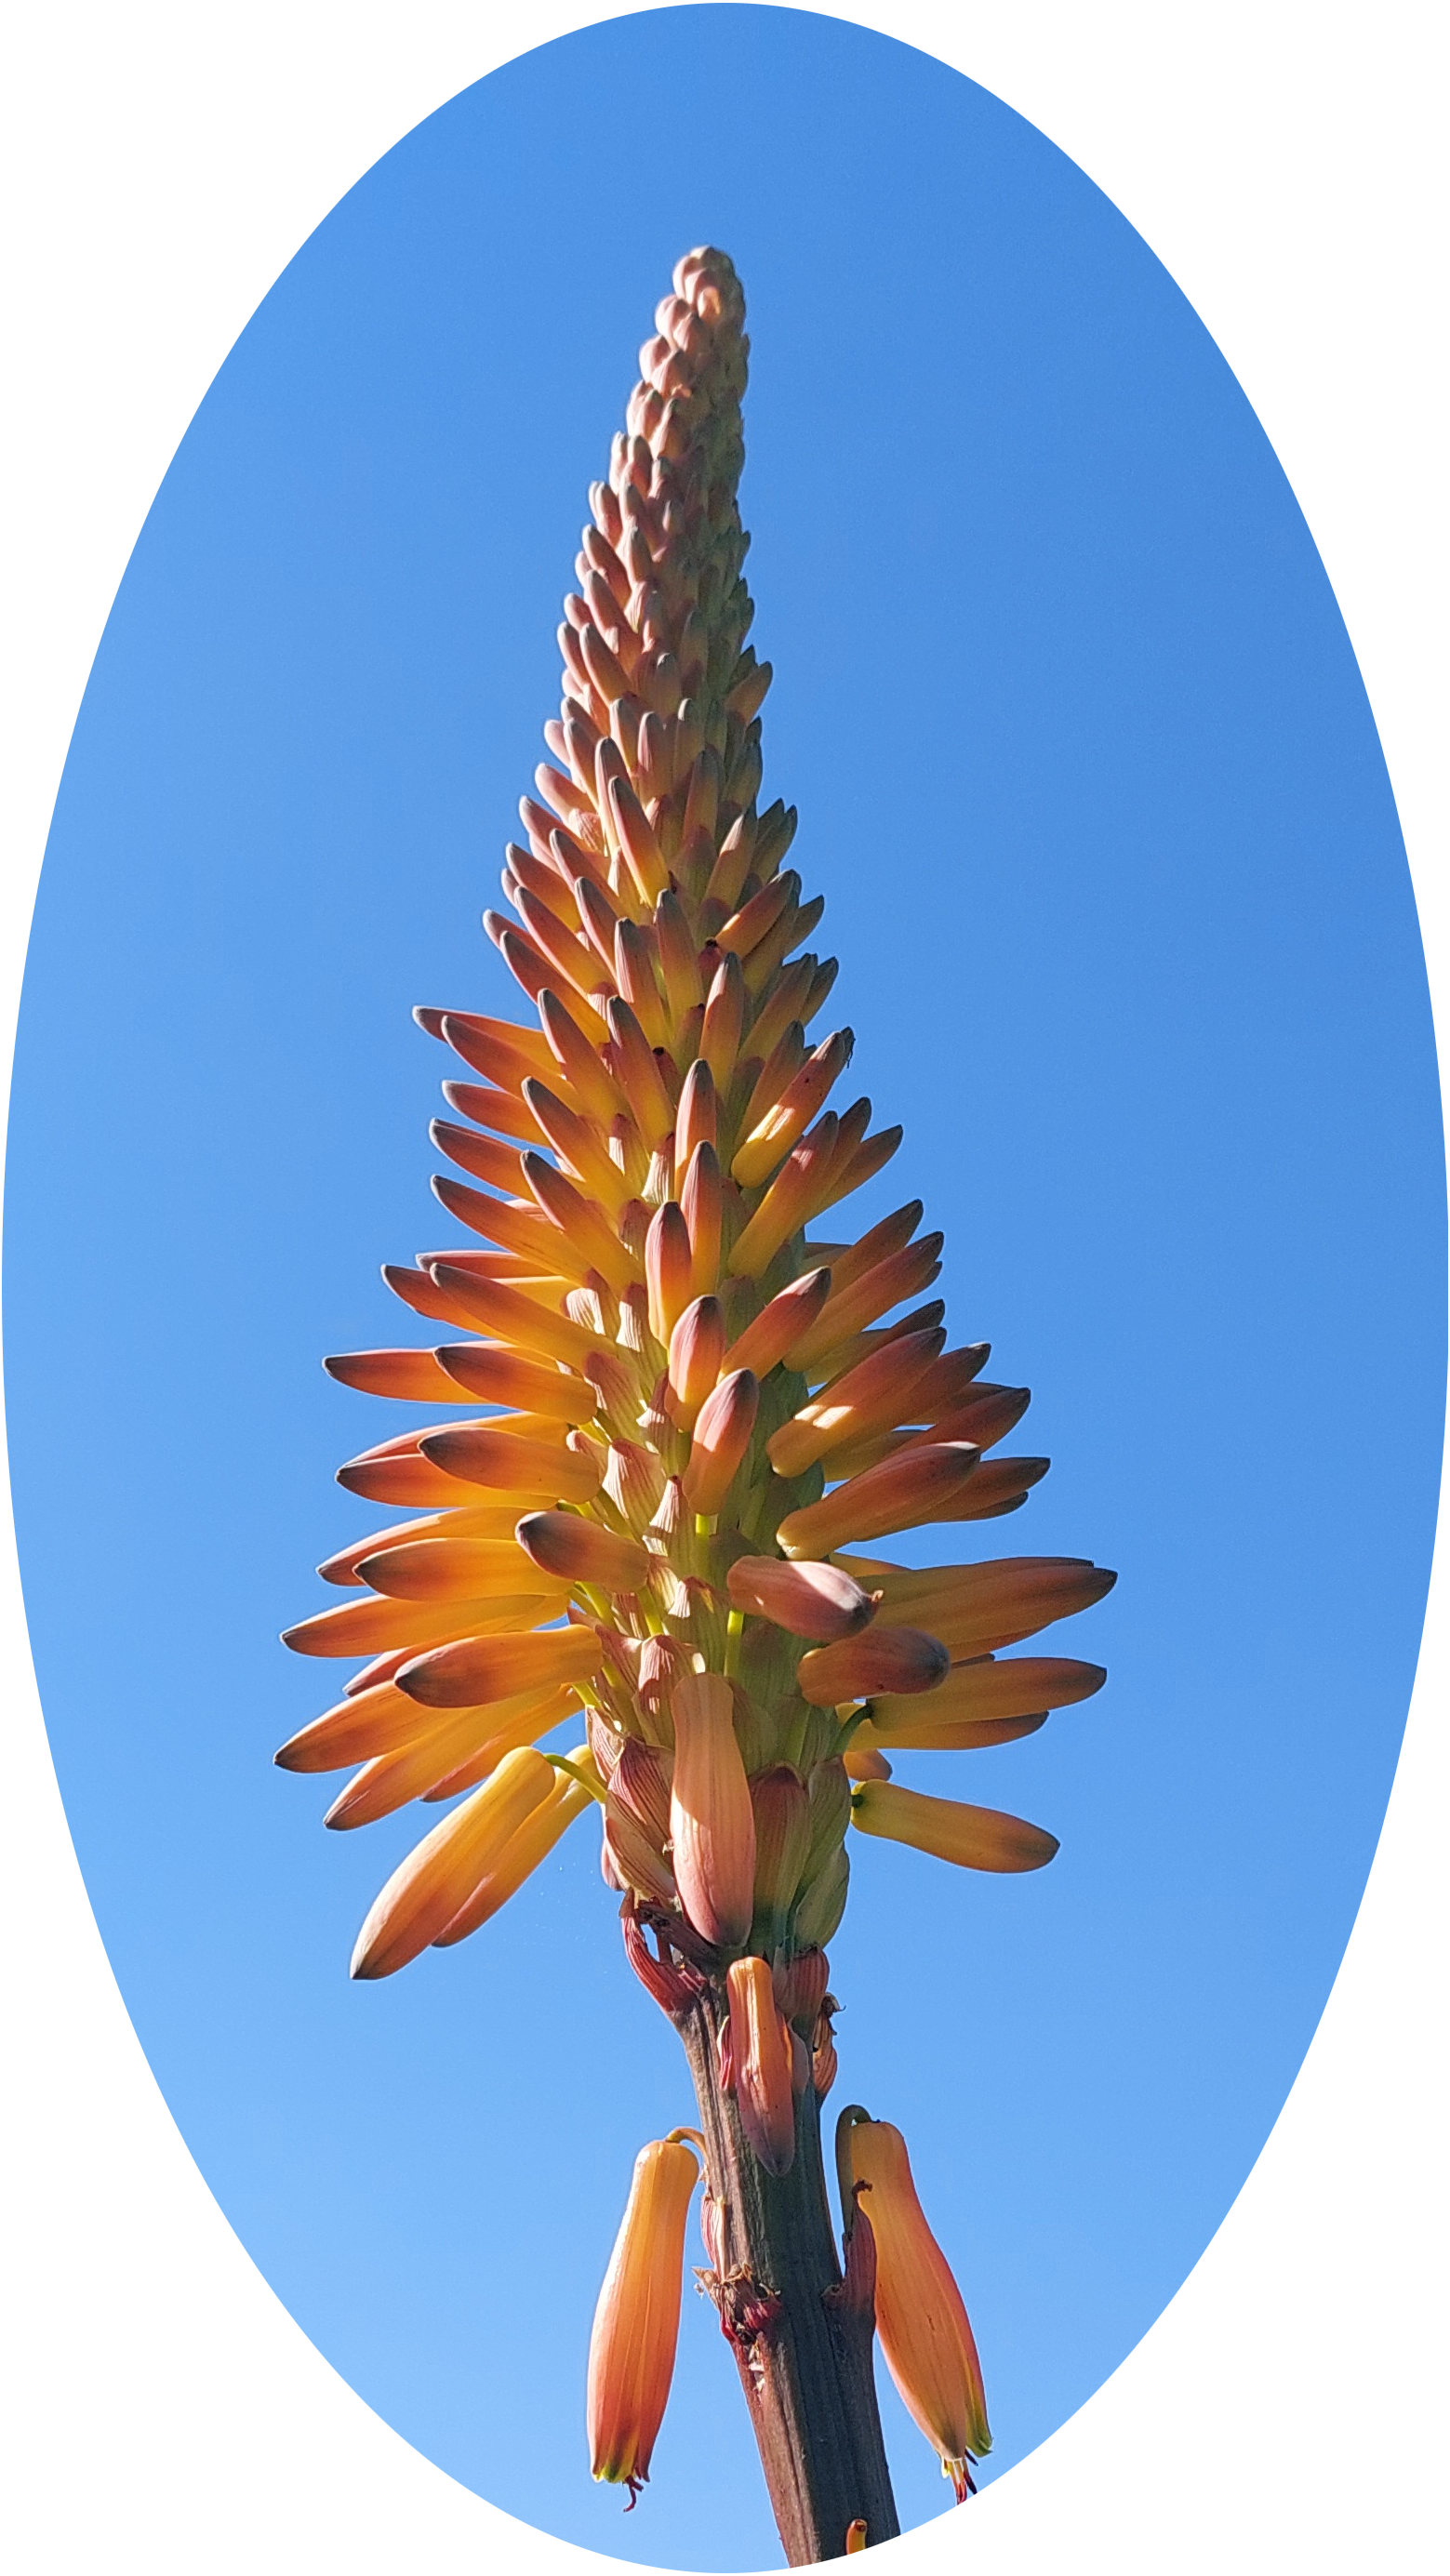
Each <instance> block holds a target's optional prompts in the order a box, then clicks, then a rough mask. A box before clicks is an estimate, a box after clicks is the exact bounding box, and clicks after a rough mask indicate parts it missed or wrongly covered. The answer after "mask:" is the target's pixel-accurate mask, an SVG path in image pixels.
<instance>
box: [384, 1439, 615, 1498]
mask: <svg viewBox="0 0 1450 2576" xmlns="http://www.w3.org/2000/svg"><path fill="white" fill-rule="evenodd" d="M568 1437H569V1439H570V1440H577V1441H578V1442H579V1446H578V1447H577V1448H571V1447H568V1446H565V1447H564V1448H562V1449H558V1448H555V1447H554V1446H553V1445H552V1443H550V1442H547V1441H543V1440H520V1439H517V1438H515V1436H514V1435H513V1434H512V1433H511V1432H508V1431H495V1430H493V1429H492V1428H491V1427H490V1426H489V1425H487V1424H485V1423H474V1424H470V1425H467V1426H465V1425H463V1424H460V1425H459V1428H458V1430H457V1431H438V1432H433V1433H430V1435H429V1437H428V1438H427V1440H425V1441H424V1442H423V1443H422V1444H421V1446H422V1451H423V1455H424V1457H425V1458H426V1459H427V1460H428V1462H429V1464H430V1465H431V1466H434V1467H441V1468H442V1470H443V1472H444V1474H445V1475H446V1476H455V1477H457V1478H458V1479H459V1480H460V1482H462V1483H465V1484H470V1485H492V1486H499V1487H502V1488H503V1490H504V1491H505V1492H507V1493H511V1494H536V1495H537V1496H538V1497H539V1498H540V1500H541V1501H544V1500H547V1501H549V1502H555V1503H587V1502H588V1501H589V1499H590V1497H591V1495H593V1494H597V1493H598V1491H599V1488H600V1486H601V1484H602V1483H603V1481H604V1458H603V1454H602V1452H601V1451H600V1450H598V1449H596V1448H595V1447H594V1445H593V1443H592V1442H590V1441H587V1440H584V1439H583V1438H582V1437H581V1435H580V1434H579V1433H578V1432H571V1433H570V1434H569V1435H568Z"/></svg>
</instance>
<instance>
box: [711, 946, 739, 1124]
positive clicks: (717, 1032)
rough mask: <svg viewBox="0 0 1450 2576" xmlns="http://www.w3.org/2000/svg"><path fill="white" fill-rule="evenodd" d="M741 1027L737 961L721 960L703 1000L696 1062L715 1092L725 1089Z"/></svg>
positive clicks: (736, 1051)
mask: <svg viewBox="0 0 1450 2576" xmlns="http://www.w3.org/2000/svg"><path fill="white" fill-rule="evenodd" d="M744 1024H745V978H744V976H743V975H742V973H741V971H740V960H739V958H738V957H722V958H721V960H720V963H719V965H718V966H717V967H716V969H715V976H714V980H713V982H712V984H711V986H710V990H709V993H708V994H707V995H706V998H705V1023H704V1026H703V1028H702V1029H701V1031H700V1060H701V1062H702V1063H703V1064H707V1065H708V1066H709V1068H710V1071H711V1073H712V1075H713V1076H714V1080H715V1088H716V1090H717V1091H718V1092H722V1093H723V1092H724V1091H726V1090H727V1089H728V1088H729V1083H730V1076H731V1075H732V1073H733V1072H734V1071H735V1061H736V1058H737V1056H738V1055H739V1053H740V1033H741V1030H742V1028H743V1027H744Z"/></svg>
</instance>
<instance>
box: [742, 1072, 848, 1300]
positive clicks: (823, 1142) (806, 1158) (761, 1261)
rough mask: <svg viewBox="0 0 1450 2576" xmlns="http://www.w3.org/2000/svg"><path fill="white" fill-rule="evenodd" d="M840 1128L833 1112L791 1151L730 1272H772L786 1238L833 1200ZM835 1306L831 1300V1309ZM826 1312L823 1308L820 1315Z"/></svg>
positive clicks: (746, 1274)
mask: <svg viewBox="0 0 1450 2576" xmlns="http://www.w3.org/2000/svg"><path fill="white" fill-rule="evenodd" d="M838 1123H839V1122H838V1120H837V1118H836V1114H835V1112H834V1110H831V1109H828V1110H827V1111H826V1113H825V1115H824V1117H822V1118H818V1119H817V1120H816V1123H815V1125H814V1127H812V1128H811V1130H810V1132H809V1134H808V1135H805V1136H802V1137H801V1138H800V1141H799V1142H798V1143H797V1144H796V1145H794V1146H792V1148H791V1151H790V1153H789V1154H788V1156H787V1157H786V1160H785V1161H784V1162H783V1163H782V1165H781V1167H780V1170H779V1171H778V1172H777V1173H776V1176H775V1178H774V1180H773V1181H772V1182H771V1184H770V1187H769V1189H768V1190H767V1191H766V1193H765V1196H764V1198H763V1199H762V1200H761V1202H760V1205H759V1206H758V1208H757V1209H756V1210H755V1213H754V1215H753V1216H752V1217H751V1219H750V1222H749V1224H748V1225H747V1226H745V1228H744V1229H743V1231H742V1232H741V1233H740V1234H739V1235H738V1236H737V1238H736V1240H735V1243H734V1245H733V1247H732V1249H731V1253H730V1268H731V1270H732V1272H733V1273H734V1275H735V1277H736V1278H737V1279H759V1278H760V1277H761V1276H762V1274H763V1273H764V1272H765V1271H767V1270H768V1269H769V1268H770V1265H771V1263H772V1261H773V1260H774V1259H775V1256H776V1254H777V1253H778V1252H779V1250H780V1247H781V1245H782V1244H783V1243H784V1242H785V1240H786V1237H787V1236H788V1235H791V1234H794V1233H795V1231H796V1228H797V1227H798V1226H802V1225H804V1224H805V1223H806V1222H807V1220H808V1219H809V1218H810V1217H812V1216H814V1215H815V1213H816V1210H817V1209H818V1208H820V1207H822V1206H823V1205H824V1204H825V1196H823V1193H824V1194H826V1195H829V1184H830V1176H831V1172H832V1168H833V1164H834V1158H835V1151H836V1132H837V1126H838ZM830 1302H831V1301H830V1300H827V1304H829V1303H830ZM825 1311H826V1308H825V1307H824V1306H823V1307H822V1309H821V1312H822V1313H823V1314H824V1313H825ZM877 1311H878V1312H880V1311H881V1310H880V1309H879V1308H878V1310H877ZM847 1329H849V1327H848V1328H847ZM802 1338H804V1336H802ZM826 1347H829V1345H827V1346H826Z"/></svg>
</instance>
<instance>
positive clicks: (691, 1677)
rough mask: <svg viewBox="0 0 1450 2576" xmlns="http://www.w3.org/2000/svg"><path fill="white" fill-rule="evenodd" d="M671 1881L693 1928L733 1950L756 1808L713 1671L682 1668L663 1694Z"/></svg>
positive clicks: (731, 1699) (741, 1924) (751, 1889)
mask: <svg viewBox="0 0 1450 2576" xmlns="http://www.w3.org/2000/svg"><path fill="white" fill-rule="evenodd" d="M670 1713H671V1715H672V1717H673V1719H674V1725H675V1768H674V1776H673V1780H672V1782H671V1788H670V1838H671V1841H672V1842H673V1844H674V1864H675V1880H676V1883H677V1885H678V1887H679V1891H680V1902H681V1904H682V1905H683V1907H684V1909H685V1912H686V1914H687V1916H688V1917H689V1920H690V1922H691V1923H692V1924H693V1925H694V1927H695V1930H696V1931H697V1932H699V1933H700V1934H702V1935H703V1937H704V1939H705V1940H707V1941H713V1942H714V1943H715V1945H716V1947H717V1948H718V1949H733V1948H734V1946H735V1945H736V1943H737V1942H740V1941H743V1940H744V1939H745V1936H746V1934H747V1932H748V1931H749V1929H750V1917H751V1912H752V1909H753V1906H754V1898H755V1813H754V1809H753V1808H752V1806H751V1803H750V1788H749V1783H748V1782H747V1780H746V1777H745V1765H744V1763H743V1762H742V1760H741V1758H740V1746H739V1743H738V1742H737V1740H736V1735H735V1695H734V1693H733V1691H732V1690H731V1688H730V1684H729V1683H728V1682H727V1681H726V1680H725V1679H724V1678H723V1676H722V1675H721V1674H719V1673H689V1674H687V1675H686V1677H685V1679H684V1680H683V1681H680V1682H676V1684H675V1687H674V1689H673V1691H672V1692H671V1694H670Z"/></svg>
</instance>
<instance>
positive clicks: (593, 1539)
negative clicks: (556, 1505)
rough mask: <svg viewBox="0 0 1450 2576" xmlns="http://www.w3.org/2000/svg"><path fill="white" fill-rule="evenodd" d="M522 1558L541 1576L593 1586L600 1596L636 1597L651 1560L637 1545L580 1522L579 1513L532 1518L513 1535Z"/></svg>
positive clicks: (536, 1514) (534, 1514) (538, 1514)
mask: <svg viewBox="0 0 1450 2576" xmlns="http://www.w3.org/2000/svg"><path fill="white" fill-rule="evenodd" d="M516 1535H517V1538H518V1542H519V1545H520V1547H521V1548H522V1549H523V1551H524V1553H525V1555H526V1556H528V1557H530V1558H532V1560H533V1562H534V1564H535V1565H537V1566H539V1567H541V1568H542V1570H543V1571H544V1573H545V1574H553V1575H557V1576H560V1577H562V1578H563V1580H565V1581H566V1582H569V1583H592V1584H594V1585H595V1586H596V1587H597V1588H598V1589H599V1590H600V1591H601V1592H638V1591H639V1590H640V1589H641V1588H642V1586H643V1585H644V1584H646V1583H647V1582H648V1581H649V1578H650V1574H651V1571H652V1560H651V1559H650V1557H649V1555H648V1553H647V1551H646V1550H645V1549H644V1548H642V1547H641V1546H640V1545H639V1543H638V1541H637V1540H635V1539H632V1538H617V1537H616V1536H615V1534H614V1532H613V1531H612V1530H604V1529H600V1528H599V1527H598V1526H597V1524H596V1523H595V1522H593V1521H586V1520H581V1519H580V1517H579V1514H578V1513H577V1512H530V1513H529V1514H528V1515H527V1516H526V1517H525V1518H524V1519H523V1520H521V1521H520V1522H519V1525H518V1529H517V1532H516Z"/></svg>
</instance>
